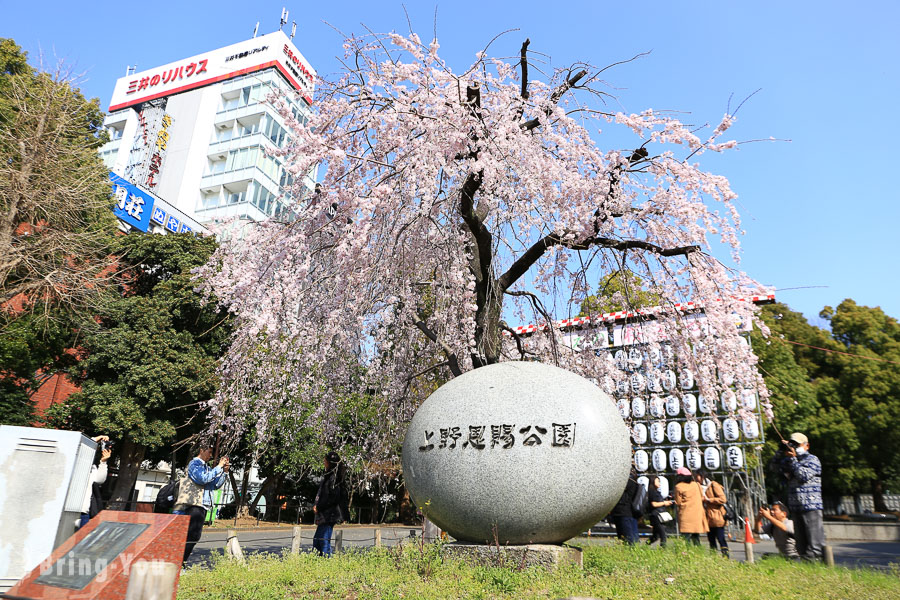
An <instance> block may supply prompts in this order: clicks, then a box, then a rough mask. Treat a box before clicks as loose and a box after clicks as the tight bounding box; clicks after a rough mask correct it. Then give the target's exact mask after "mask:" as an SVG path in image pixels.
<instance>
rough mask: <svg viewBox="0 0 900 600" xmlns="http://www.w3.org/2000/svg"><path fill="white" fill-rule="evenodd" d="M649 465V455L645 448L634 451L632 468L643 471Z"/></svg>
mask: <svg viewBox="0 0 900 600" xmlns="http://www.w3.org/2000/svg"><path fill="white" fill-rule="evenodd" d="M648 466H650V457H648V456H647V451H646V450H638V451H637V452H635V453H634V468H635V469H637V470H638V471H640V472H641V473H643V472H644V471H646V470H647V467H648Z"/></svg>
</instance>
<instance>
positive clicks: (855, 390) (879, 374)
mask: <svg viewBox="0 0 900 600" xmlns="http://www.w3.org/2000/svg"><path fill="white" fill-rule="evenodd" d="M820 316H821V317H822V318H824V319H827V320H828V321H830V323H831V332H832V336H833V337H834V340H835V341H836V342H837V343H838V344H839V345H840V348H841V349H842V350H843V352H845V353H846V354H837V353H833V354H831V355H830V356H829V358H828V360H829V362H830V363H831V364H832V365H834V367H836V368H837V369H839V374H838V376H837V377H836V378H834V379H833V380H831V381H829V383H828V385H827V386H822V387H821V388H820V390H819V397H820V401H821V402H822V404H823V406H824V407H826V408H832V407H834V408H837V407H840V408H843V409H844V410H845V411H846V414H847V418H848V421H849V423H850V424H852V427H853V429H854V430H855V433H856V435H857V437H858V439H859V447H858V450H857V452H856V453H855V454H854V455H853V457H852V459H853V462H854V463H855V464H856V465H858V466H857V468H858V469H859V472H860V475H861V476H862V477H864V478H866V479H867V480H868V483H869V484H870V489H871V492H872V495H873V496H874V500H875V509H876V510H879V511H885V510H887V506H886V505H885V503H884V493H885V491H884V490H885V484H886V482H888V481H891V480H893V481H897V480H898V479H900V429H898V427H897V423H898V422H900V368H898V365H900V323H898V322H897V319H895V318H893V317H890V316H888V315H886V314H885V313H884V311H882V310H881V309H880V308H879V307H874V308H872V307H868V306H861V305H858V304H856V302H854V301H853V300H850V299H847V300H844V301H843V302H841V303H840V304H839V305H838V307H837V309H833V308H831V307H830V306H826V307H825V309H824V310H823V311H822V312H821V313H820Z"/></svg>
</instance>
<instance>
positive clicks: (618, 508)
mask: <svg viewBox="0 0 900 600" xmlns="http://www.w3.org/2000/svg"><path fill="white" fill-rule="evenodd" d="M638 485H639V484H638V482H637V481H635V480H634V479H632V478H631V477H629V478H628V483H627V484H626V485H625V491H624V492H622V497H621V498H619V501H618V502H616V505H615V507H613V509H612V510H611V511H610V512H609V516H610V517H633V516H634V513H633V512H632V510H631V503H632V502H634V495H635V494H636V493H637V491H638Z"/></svg>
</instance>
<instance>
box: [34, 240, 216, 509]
mask: <svg viewBox="0 0 900 600" xmlns="http://www.w3.org/2000/svg"><path fill="white" fill-rule="evenodd" d="M215 247H216V243H215V241H214V240H213V239H212V238H203V237H194V236H191V235H186V234H179V235H165V236H163V235H139V234H135V235H129V236H123V237H121V238H119V239H118V240H117V242H116V252H115V256H116V258H117V260H118V261H119V263H120V265H121V267H122V269H123V274H122V278H121V283H122V289H123V294H121V295H120V296H119V297H118V298H116V299H115V300H113V301H110V302H109V303H108V304H107V305H106V306H105V307H104V308H103V310H102V312H101V314H100V317H99V327H98V328H96V329H95V330H94V331H91V332H90V333H89V334H88V335H86V336H85V338H84V340H83V343H82V345H81V346H82V348H83V350H84V353H85V356H84V358H83V360H81V361H80V362H79V363H78V364H77V365H75V366H74V367H73V368H72V369H71V371H70V373H71V375H72V377H73V378H74V379H75V380H76V381H78V382H79V383H80V384H81V386H82V389H81V391H80V392H79V393H77V394H74V395H73V396H72V397H71V398H70V399H69V400H68V401H67V402H66V403H64V404H61V405H56V406H54V407H51V409H50V411H48V419H47V422H48V424H50V425H52V426H57V427H64V428H68V429H73V428H74V429H81V430H82V431H88V432H91V433H92V434H100V433H103V434H106V435H109V436H110V437H111V438H113V439H114V440H117V444H116V448H117V450H116V452H117V455H118V459H119V477H118V480H117V482H116V486H115V489H114V491H113V494H112V498H111V502H112V503H114V504H113V505H114V506H121V503H123V502H125V501H128V500H129V499H130V493H131V490H132V489H134V482H135V480H136V477H137V474H138V469H139V468H140V465H141V462H143V461H144V460H145V459H161V458H169V456H170V454H171V449H172V444H173V442H176V441H178V440H183V439H185V438H188V437H190V435H191V434H193V433H195V432H196V431H197V430H198V428H199V427H200V426H201V424H202V421H203V419H202V418H200V417H198V416H197V412H198V410H199V408H200V404H201V403H202V402H203V401H205V400H208V399H209V398H210V397H211V396H212V394H213V393H214V391H215V389H216V377H215V367H216V361H217V358H218V357H219V356H220V355H221V353H222V352H223V350H224V347H225V342H226V340H227V338H228V332H229V328H228V319H227V315H225V314H223V313H220V312H217V311H216V310H215V308H214V307H213V306H212V305H205V304H204V302H203V298H201V296H200V295H198V294H197V293H196V292H195V291H194V287H195V286H196V282H195V281H194V279H193V274H192V273H191V271H192V269H194V268H195V267H198V266H199V265H201V264H203V263H204V262H205V261H206V260H208V258H209V257H210V255H211V254H212V252H213V251H214V250H215Z"/></svg>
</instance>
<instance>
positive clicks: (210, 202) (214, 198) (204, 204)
mask: <svg viewBox="0 0 900 600" xmlns="http://www.w3.org/2000/svg"><path fill="white" fill-rule="evenodd" d="M217 206H219V192H207V193H205V194H203V200H202V201H201V204H200V207H201V208H203V209H206V208H216V207H217Z"/></svg>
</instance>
